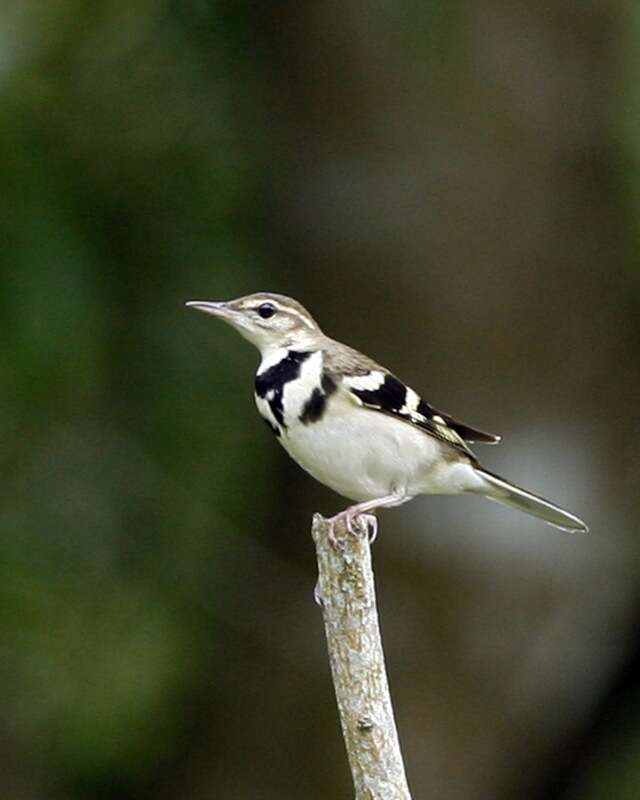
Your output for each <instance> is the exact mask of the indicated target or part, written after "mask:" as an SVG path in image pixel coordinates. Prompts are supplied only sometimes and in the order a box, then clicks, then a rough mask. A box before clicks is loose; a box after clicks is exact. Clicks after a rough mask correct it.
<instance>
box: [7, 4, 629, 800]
mask: <svg viewBox="0 0 640 800" xmlns="http://www.w3.org/2000/svg"><path fill="white" fill-rule="evenodd" d="M639 56H640V13H639V9H638V5H637V4H636V3H631V2H628V3H625V2H614V1H613V0H611V1H610V2H598V0H592V1H591V2H585V3H579V4H576V3H570V2H566V1H565V0H554V2H549V3H527V2H522V1H521V0H515V2H514V0H473V1H472V0H466V1H464V0H448V2H444V0H429V1H425V0H423V2H413V1H411V2H404V3H395V4H394V3H382V2H378V3H358V2H352V0H346V2H340V3H338V2H325V3H305V2H302V3H300V2H295V3H294V2H281V3H269V4H267V3H262V4H258V3H255V4H247V3H243V2H229V1H228V0H226V2H214V0H180V2H177V1H176V2H172V1H171V0H127V2H122V1H121V0H104V2H81V1H80V0H38V1H37V2H30V3H25V2H24V0H6V1H5V2H4V3H3V4H2V8H1V10H0V97H1V100H2V102H1V103H0V159H1V164H2V176H3V180H2V192H1V193H0V212H1V213H0V232H1V241H2V248H1V253H2V279H3V286H2V291H1V292H0V334H1V336H2V348H1V349H0V386H1V387H2V388H1V390H0V398H1V402H0V434H1V441H2V447H1V450H0V453H1V455H0V459H1V462H0V464H1V477H2V482H1V487H2V489H1V492H2V496H1V499H0V518H1V521H2V534H3V535H2V537H1V539H0V542H1V545H0V546H1V548H2V552H1V553H0V613H1V616H0V646H1V648H2V651H1V657H0V677H1V678H2V687H3V702H2V713H1V714H0V752H1V755H0V762H1V764H0V766H1V769H0V794H1V795H2V797H4V798H12V800H13V798H15V800H31V799H32V798H33V800H36V798H37V799H38V800H75V799H76V798H78V799H79V798H98V800H102V799H104V800H116V798H117V799H118V800H127V799H128V798H136V800H144V799H145V798H154V800H156V799H157V798H160V799H162V800H170V799H173V798H176V799H177V798H180V800H205V798H224V800H241V799H242V800H244V798H256V799H257V800H272V799H273V800H276V799H277V800H283V799H284V798H292V799H293V798H303V797H304V798H307V800H315V799H317V800H320V799H321V798H323V799H324V798H327V797H335V798H341V797H344V798H347V797H350V796H351V793H352V789H351V786H350V778H349V774H348V769H347V764H346V758H345V755H344V751H343V744H342V739H341V736H340V733H339V726H338V720H337V713H336V709H335V703H334V698H333V694H332V686H331V682H330V679H329V669H328V663H327V658H326V653H325V647H324V639H323V629H322V623H321V617H320V613H319V611H318V609H317V608H316V607H315V606H314V604H313V601H312V589H313V585H314V582H315V560H314V554H313V545H312V541H311V538H310V532H309V525H310V517H311V514H312V512H313V511H314V510H320V511H323V512H324V513H329V512H332V513H333V512H335V511H338V510H339V509H340V508H341V507H342V506H343V505H344V502H343V501H342V500H341V499H340V498H338V497H337V496H335V495H333V494H331V493H330V492H329V491H328V490H325V489H324V488H322V487H320V486H317V485H315V484H314V483H313V481H312V480H311V479H310V478H308V477H307V476H306V475H305V474H304V473H302V471H301V470H299V469H298V468H297V467H296V466H295V465H294V464H293V463H291V462H289V461H288V460H287V457H286V456H285V454H284V452H282V451H281V450H280V449H279V447H278V446H277V445H276V444H275V442H274V441H273V440H272V437H271V436H270V434H269V433H268V431H267V430H266V428H265V426H264V424H263V423H262V421H261V420H260V419H259V417H258V415H257V414H256V413H255V409H254V408H253V400H252V380H253V370H254V368H255V365H256V363H257V354H256V353H255V352H253V351H252V350H251V348H249V347H248V346H247V344H246V343H245V342H243V341H242V340H241V339H240V337H238V336H237V334H235V333H234V332H233V331H231V329H229V328H227V327H225V326H223V325H221V324H217V323H215V322H214V321H213V320H211V319H207V318H205V317H202V316H197V315H195V314H193V313H191V312H189V311H187V310H185V309H184V307H183V304H184V301H185V300H188V299H192V298H210V299H228V298H231V297H235V296H238V295H241V294H245V293H248V292H252V291H257V290H271V291H280V292H284V293H287V294H291V295H294V296H295V297H297V298H298V299H300V300H301V301H302V302H303V303H304V304H305V305H307V306H308V307H309V308H310V309H311V311H312V312H313V314H314V316H316V318H317V319H318V321H319V322H320V323H321V324H322V325H323V327H324V328H325V330H326V331H327V332H329V333H330V334H331V335H333V336H336V337H337V338H342V339H344V340H346V341H348V342H349V343H350V344H352V345H354V346H356V347H359V348H361V349H363V350H366V351H367V352H368V353H370V354H371V355H372V356H374V357H375V358H377V359H379V360H380V361H382V362H383V363H385V364H387V365H388V366H389V367H390V368H392V369H393V370H394V371H395V372H396V373H397V374H399V375H400V376H401V377H403V378H404V379H405V380H407V381H408V382H410V383H411V384H412V385H413V386H414V387H415V388H416V389H417V390H419V391H421V392H422V393H423V394H424V395H425V396H426V398H427V399H428V400H429V401H430V402H432V403H433V404H434V405H436V406H439V407H441V408H443V409H445V410H446V411H449V412H451V413H453V414H455V415H457V416H459V417H461V418H463V419H464V420H466V421H469V422H470V423H471V424H476V425H478V426H479V427H482V428H485V429H487V430H492V431H493V430H495V431H496V432H498V433H501V434H503V436H504V440H503V443H502V445H501V446H500V447H499V448H493V449H491V448H485V449H482V452H481V456H482V458H483V460H484V462H485V463H486V465H487V466H488V467H489V468H490V469H493V470H495V471H497V472H499V473H503V474H506V475H508V476H509V477H511V478H512V479H513V480H515V481H517V482H518V483H521V484H523V485H525V486H527V487H529V488H531V489H532V490H534V491H538V492H540V493H542V494H545V495H548V496H550V497H551V498H552V499H554V500H556V501H557V502H559V503H561V504H563V505H566V506H567V507H568V508H569V509H570V510H572V511H574V512H576V513H577V514H579V515H580V516H583V517H584V518H585V519H586V520H587V521H588V522H589V524H590V525H591V533H590V534H589V535H588V536H568V535H563V534H561V533H559V532H557V531H554V530H553V529H551V528H549V527H546V526H544V525H542V524H540V523H539V522H537V521H535V520H533V519H530V518H527V517H524V516H520V515H518V514H516V513H515V512H512V511H510V510H506V509H502V508H499V507H497V506H495V505H494V504H491V503H486V502H481V501H480V500H478V499H472V498H422V499H418V500H416V501H415V502H414V503H412V504H410V505H408V506H406V507H403V508H401V509H398V510H396V511H393V512H388V513H387V514H384V516H383V517H382V524H381V533H380V536H379V538H378V541H377V542H376V544H375V549H374V558H375V565H376V570H377V578H378V594H379V601H380V610H381V618H382V625H383V633H384V637H385V647H386V651H387V660H388V667H389V672H390V679H391V685H392V691H393V695H394V700H395V704H396V714H397V720H398V724H399V729H400V734H401V739H402V743H403V748H404V754H405V757H406V762H407V771H408V775H409V780H410V783H411V785H412V788H413V791H414V796H415V797H416V798H427V797H434V798H445V799H446V800H483V799H484V798H487V799H489V798H491V799H492V800H505V799H506V798H531V799H532V800H534V799H535V798H545V800H549V798H562V800H584V799H585V798H586V799H587V800H599V798H611V797H616V798H618V800H632V799H633V798H637V797H639V796H640V767H639V764H640V683H639V682H638V679H639V678H640V638H639V629H638V624H639V622H640V593H639V591H638V590H639V588H640V585H639V582H638V581H639V577H640V562H639V560H638V548H639V544H638V536H637V530H636V529H637V527H638V521H639V520H640V492H639V478H640V457H639V446H640V436H639V433H638V430H639V428H638V411H639V406H640V402H639V401H640V362H639V358H638V356H639V351H640V347H639V343H640V316H639V313H638V310H639V300H640V271H639V270H638V256H639V253H640V225H639V223H638V219H639V217H638V214H639V211H640V127H639V123H638V121H639V119H640V116H639V114H640V92H639V90H638V87H639V86H640V82H639V80H638V63H639V62H638V58H639ZM478 449H480V448H478Z"/></svg>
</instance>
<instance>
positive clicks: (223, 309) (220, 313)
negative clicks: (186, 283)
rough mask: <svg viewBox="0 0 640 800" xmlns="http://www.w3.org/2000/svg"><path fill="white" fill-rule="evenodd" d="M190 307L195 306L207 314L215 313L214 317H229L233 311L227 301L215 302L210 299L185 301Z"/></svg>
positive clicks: (197, 309)
mask: <svg viewBox="0 0 640 800" xmlns="http://www.w3.org/2000/svg"><path fill="white" fill-rule="evenodd" d="M185 305H186V306H188V308H195V309H196V311H203V312H204V313H205V314H213V316H214V317H222V319H228V318H229V317H230V316H231V314H232V313H233V312H232V311H231V309H230V308H229V306H228V305H227V304H226V303H213V302H211V301H210V300H189V302H188V303H185Z"/></svg>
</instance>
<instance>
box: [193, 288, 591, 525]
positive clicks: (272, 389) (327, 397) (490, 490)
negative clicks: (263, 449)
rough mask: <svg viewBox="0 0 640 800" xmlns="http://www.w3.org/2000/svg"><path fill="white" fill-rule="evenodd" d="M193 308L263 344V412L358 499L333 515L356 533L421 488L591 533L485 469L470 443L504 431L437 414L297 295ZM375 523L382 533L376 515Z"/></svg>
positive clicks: (300, 458)
mask: <svg viewBox="0 0 640 800" xmlns="http://www.w3.org/2000/svg"><path fill="white" fill-rule="evenodd" d="M187 306H189V308H195V309H197V310H198V311H204V312H205V313H207V314H212V315H213V316H215V317H219V318H220V319H222V320H224V321H225V322H227V323H229V324H230V325H231V326H232V327H234V328H235V329H236V330H237V331H238V332H239V333H240V334H241V335H242V336H244V338H245V339H248V340H249V341H250V342H251V343H252V344H254V345H255V346H256V347H257V348H258V350H259V351H260V355H261V357H262V358H261V361H260V366H259V367H258V372H257V374H256V378H255V401H256V405H257V407H258V411H259V412H260V414H261V415H262V417H263V418H264V419H265V420H266V422H267V424H268V425H269V427H270V428H271V430H272V431H273V432H274V434H275V435H276V436H277V437H278V440H279V441H280V443H281V444H282V446H283V447H284V449H285V450H286V451H287V452H288V453H289V455H290V456H291V457H292V458H293V459H294V461H297V463H298V464H300V466H301V467H302V468H303V469H305V470H306V471H307V472H308V473H309V474H311V475H312V476H313V477H314V478H316V480H318V481H320V483H323V484H325V486H328V487H330V488H331V489H333V490H334V491H336V492H338V493H339V494H341V495H343V496H344V497H347V498H348V499H350V500H352V501H355V504H354V505H351V506H349V508H347V509H345V510H344V511H342V512H341V513H340V514H337V515H336V516H335V517H333V519H332V521H334V522H335V521H337V520H343V521H344V522H345V523H346V525H347V527H348V528H349V530H352V522H353V520H355V519H356V518H357V517H358V516H360V515H367V516H369V515H370V513H371V512H373V511H375V510H376V509H379V508H390V507H392V506H399V505H401V504H402V503H406V502H407V501H409V500H412V499H413V498H414V497H416V496H417V495H420V494H450V495H455V494H474V495H480V496H481V497H487V498H488V499H490V500H495V501H496V502H498V503H502V504H503V505H506V506H511V507H512V508H516V509H518V510H519V511H524V512H525V513H527V514H531V515H533V516H534V517H539V518H540V519H542V520H543V521H544V522H546V523H548V524H549V525H553V526H555V527H556V528H561V529H562V530H567V531H586V530H587V526H586V525H585V524H584V522H582V520H580V519H578V517H576V516H574V515H573V514H570V513H569V512H568V511H564V510H563V509H562V508H560V507H559V506H557V505H554V504H553V503H551V502H549V501H548V500H544V499H543V498H542V497H538V496H537V495H535V494H532V493H531V492H528V491H526V490H525V489H521V488H520V487H519V486H516V485H514V484H513V483H511V482H510V481H508V480H506V479H505V478H500V477H498V476H497V475H494V474H493V473H491V472H489V471H488V470H486V469H484V468H483V467H482V466H480V463H479V462H478V459H477V458H476V456H475V455H474V453H473V452H472V451H471V449H470V448H469V444H473V443H476V442H477V443H482V444H496V443H497V442H499V441H500V437H499V436H495V435H493V434H491V433H485V432H483V431H481V430H478V429H476V428H472V427H471V426H470V425H466V424H464V423H463V422H459V421H458V420H456V419H454V418H453V417H451V416H449V415H448V414H444V413H443V412H442V411H437V410H436V409H435V408H433V406H431V405H429V403H427V402H426V401H425V400H423V399H422V398H421V397H420V395H418V394H417V393H416V392H415V391H414V390H413V389H411V388H409V387H408V386H406V385H405V384H404V383H403V382H402V381H401V380H399V379H398V378H396V377H395V375H393V374H392V373H391V372H389V371H388V370H387V369H385V368H384V367H382V366H380V364H377V363H376V362H375V361H373V360H372V359H370V358H368V357H367V356H365V355H363V354H362V353H359V352H358V351H357V350H353V349H352V348H351V347H348V346H347V345H344V344H341V343H340V342H337V341H335V340H334V339H330V338H329V337H328V336H326V335H325V334H324V333H323V332H322V330H321V329H320V327H319V325H318V324H317V322H316V321H315V320H314V319H313V317H312V316H311V314H309V312H308V311H307V310H306V309H305V308H303V306H301V305H300V303H298V302H297V301H296V300H293V299H291V298H290V297H285V296H284V295H280V294H272V293H269V292H259V293H257V294H251V295H248V296H247V297H240V298H239V299H237V300H230V301H229V302H224V303H218V302H216V303H214V302H210V301H204V300H192V301H190V302H188V303H187ZM369 521H370V522H371V524H372V525H373V526H374V530H373V533H374V536H375V531H376V529H377V528H376V522H375V516H374V517H373V519H369Z"/></svg>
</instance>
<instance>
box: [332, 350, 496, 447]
mask: <svg viewBox="0 0 640 800" xmlns="http://www.w3.org/2000/svg"><path fill="white" fill-rule="evenodd" d="M324 367H325V370H326V371H327V374H328V376H329V378H330V379H331V380H332V381H333V382H334V383H336V384H337V385H339V386H341V387H342V388H343V389H344V390H346V391H347V392H348V394H349V396H350V397H351V398H352V399H353V400H354V402H356V403H358V404H359V405H361V406H364V407H365V408H370V409H373V410H376V411H380V412H381V413H383V414H388V415H390V416H394V417H397V418H398V419H401V420H403V421H405V422H407V423H409V424H410V425H413V426H415V427H416V428H418V429H420V430H422V431H424V432H425V433H427V434H429V435H431V436H434V437H435V438H436V439H440V441H442V442H446V443H447V444H450V445H452V446H453V447H455V448H457V449H458V450H460V451H462V452H464V453H466V454H467V455H471V456H473V453H472V452H471V450H470V449H469V447H468V446H467V445H468V444H470V443H474V442H481V443H483V444H497V443H498V442H499V441H500V437H499V436H496V435H494V434H492V433H486V432H484V431H480V430H477V429H476V428H472V427H471V426H470V425H466V424H465V423H463V422H459V421H458V420H456V419H454V418H453V417H451V416H450V415H449V414H445V413H443V412H441V411H438V410H437V409H435V408H433V406H431V405H429V403H427V402H426V401H425V400H423V399H422V398H421V397H420V395H419V394H418V393H417V392H415V391H414V390H413V389H411V388H410V387H409V386H406V385H405V384H404V383H403V382H402V381H401V380H399V379H398V378H396V377H395V375H392V374H391V373H390V372H389V371H388V370H386V369H384V367H381V366H380V365H379V364H376V362H375V361H373V360H372V359H370V358H368V357H367V356H364V355H362V354H361V353H358V351H357V350H352V349H351V348H350V347H347V346H346V345H341V346H340V347H337V348H336V347H335V345H334V346H333V347H331V348H330V349H329V350H327V351H325V357H324Z"/></svg>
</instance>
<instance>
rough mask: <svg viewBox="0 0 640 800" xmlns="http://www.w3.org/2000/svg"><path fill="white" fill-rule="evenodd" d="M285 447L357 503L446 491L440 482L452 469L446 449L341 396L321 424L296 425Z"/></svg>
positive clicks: (286, 436) (333, 401) (333, 400)
mask: <svg viewBox="0 0 640 800" xmlns="http://www.w3.org/2000/svg"><path fill="white" fill-rule="evenodd" d="M280 441H281V443H282V445H283V447H284V448H285V449H286V450H287V452H288V453H289V454H290V455H291V457H292V458H293V459H295V461H297V462H298V464H300V466H301V467H303V468H304V469H305V470H306V471H307V472H309V473H310V474H311V475H313V477H314V478H316V479H317V480H318V481H320V482H321V483H323V484H325V485H326V486H329V487H330V488H331V489H333V490H334V491H336V492H339V493H340V494H341V495H343V496H344V497H348V498H349V499H351V500H356V501H358V502H360V501H363V500H373V499H375V498H379V497H384V496H386V495H388V494H391V493H393V492H396V491H404V492H406V493H407V494H408V495H416V494H421V493H424V492H429V491H433V490H436V491H441V489H435V483H434V481H439V478H438V474H439V470H440V468H441V467H442V466H445V467H446V461H444V460H443V458H442V445H441V444H440V443H439V442H438V441H437V440H435V439H434V438H433V437H430V436H428V435H426V434H424V433H423V432H421V431H419V430H417V429H415V428H413V427H412V426H411V425H409V424H407V423H406V422H403V421H401V420H398V419H394V418H393V417H389V416H387V415H385V414H381V413H380V412H378V411H374V410H370V409H365V408H362V407H361V406H357V405H356V404H355V403H354V402H353V400H352V399H351V398H350V397H348V396H347V395H346V393H344V392H341V391H338V392H337V393H336V394H334V395H332V396H331V398H330V399H329V406H328V409H327V411H326V412H325V413H324V415H323V416H322V418H321V419H320V420H319V421H318V422H314V423H309V424H307V425H304V424H302V423H300V422H299V421H297V422H295V423H294V422H293V421H292V423H291V424H290V425H289V426H288V428H287V430H286V431H285V432H284V433H283V435H282V437H281V438H280ZM430 483H432V484H433V488H430V485H429V484H430Z"/></svg>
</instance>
